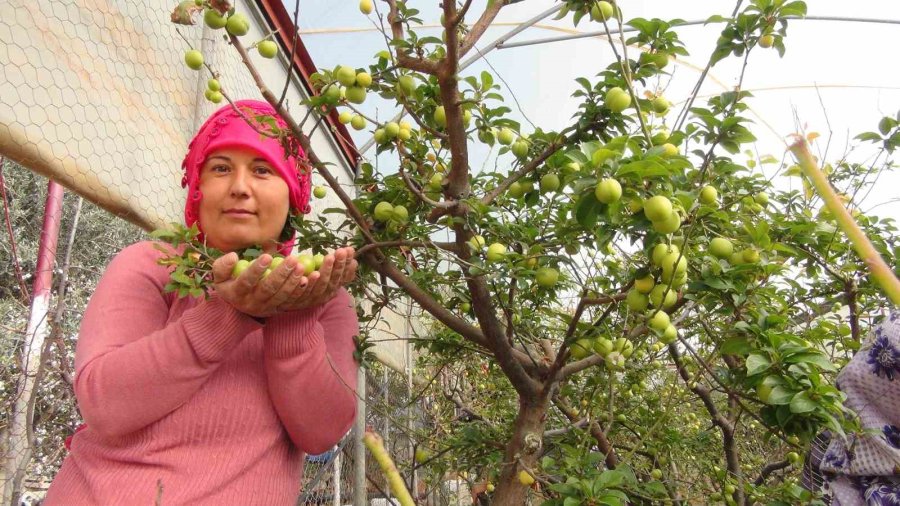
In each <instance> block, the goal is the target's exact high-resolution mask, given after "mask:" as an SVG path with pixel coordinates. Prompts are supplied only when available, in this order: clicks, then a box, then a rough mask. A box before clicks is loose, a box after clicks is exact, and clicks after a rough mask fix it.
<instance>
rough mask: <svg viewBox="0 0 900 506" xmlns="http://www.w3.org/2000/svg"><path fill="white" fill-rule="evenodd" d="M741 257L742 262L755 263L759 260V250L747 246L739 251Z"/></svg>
mask: <svg viewBox="0 0 900 506" xmlns="http://www.w3.org/2000/svg"><path fill="white" fill-rule="evenodd" d="M741 257H742V258H743V259H744V263H748V264H755V263H756V262H759V251H756V250H755V249H753V248H747V249H745V250H744V251H742V252H741Z"/></svg>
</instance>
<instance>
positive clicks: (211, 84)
mask: <svg viewBox="0 0 900 506" xmlns="http://www.w3.org/2000/svg"><path fill="white" fill-rule="evenodd" d="M206 87H207V88H208V89H209V91H219V90H221V89H222V87H221V86H220V85H219V81H217V80H215V79H210V80H209V81H206Z"/></svg>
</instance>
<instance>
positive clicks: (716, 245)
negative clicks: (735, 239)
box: [709, 237, 734, 258]
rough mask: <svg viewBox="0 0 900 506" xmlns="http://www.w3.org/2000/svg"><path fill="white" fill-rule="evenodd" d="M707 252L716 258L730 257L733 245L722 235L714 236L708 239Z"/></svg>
mask: <svg viewBox="0 0 900 506" xmlns="http://www.w3.org/2000/svg"><path fill="white" fill-rule="evenodd" d="M709 253H710V255H712V256H714V257H716V258H731V255H732V254H733V253H734V245H733V244H731V241H729V240H728V239H725V238H724V237H715V238H713V240H711V241H709Z"/></svg>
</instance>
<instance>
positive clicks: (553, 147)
mask: <svg viewBox="0 0 900 506" xmlns="http://www.w3.org/2000/svg"><path fill="white" fill-rule="evenodd" d="M577 133H579V132H578V131H576V132H575V133H573V134H572V135H569V136H566V137H564V138H562V139H557V140H556V141H554V142H552V143H551V144H550V145H549V146H547V148H546V149H545V150H544V151H543V152H542V153H541V154H539V155H538V156H537V157H535V158H533V159H532V160H531V161H530V162H528V163H526V164H525V165H523V166H522V168H521V169H519V170H517V171H515V172H513V173H512V174H510V175H509V176H508V177H507V178H506V179H504V180H503V182H501V183H500V184H499V185H498V186H497V187H496V188H494V190H493V191H491V192H490V193H488V194H486V195H485V196H484V197H482V198H481V203H482V204H484V205H486V206H487V205H490V204H491V202H493V201H494V200H495V199H496V198H497V197H498V196H499V195H500V194H502V193H503V192H505V191H506V190H507V189H508V188H509V187H510V186H511V185H512V184H513V183H515V182H516V181H518V180H519V179H521V178H522V177H523V176H525V175H527V174H528V173H529V172H532V171H534V170H535V169H536V168H537V167H538V165H540V164H542V163H544V161H545V160H547V159H548V158H550V157H551V156H552V155H553V153H556V152H557V151H559V149H560V148H561V147H563V146H564V145H565V144H566V143H567V142H569V141H570V140H572V139H573V138H574V137H575V135H576V134H577Z"/></svg>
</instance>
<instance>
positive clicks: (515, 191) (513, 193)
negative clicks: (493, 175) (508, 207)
mask: <svg viewBox="0 0 900 506" xmlns="http://www.w3.org/2000/svg"><path fill="white" fill-rule="evenodd" d="M507 191H509V196H510V197H512V198H514V199H518V198H522V195H525V190H524V188H523V187H522V184H521V183H519V182H518V181H516V182H514V183H512V184H511V185H509V189H508V190H507Z"/></svg>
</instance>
